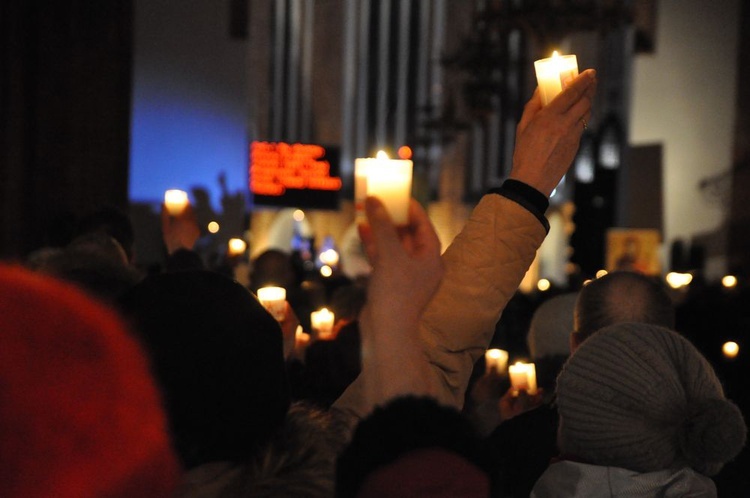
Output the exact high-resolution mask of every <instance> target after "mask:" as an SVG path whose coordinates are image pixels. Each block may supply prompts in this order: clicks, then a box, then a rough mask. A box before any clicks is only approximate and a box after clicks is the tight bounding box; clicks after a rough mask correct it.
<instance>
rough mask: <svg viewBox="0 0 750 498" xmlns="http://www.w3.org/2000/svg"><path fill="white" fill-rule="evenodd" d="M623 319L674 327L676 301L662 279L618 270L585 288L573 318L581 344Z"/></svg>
mask: <svg viewBox="0 0 750 498" xmlns="http://www.w3.org/2000/svg"><path fill="white" fill-rule="evenodd" d="M623 322H639V323H649V324H652V325H660V326H662V327H666V328H669V329H674V327H675V308H674V304H673V303H672V300H671V299H670V297H669V294H667V291H666V289H665V288H664V286H663V284H662V283H661V282H660V281H659V280H657V279H655V278H652V277H649V276H646V275H643V274H641V273H636V272H630V271H617V272H612V273H608V274H607V275H604V276H603V277H601V278H597V279H596V280H593V281H592V282H590V283H589V284H588V285H585V286H584V287H583V289H581V292H580V293H579V294H578V300H577V301H576V306H575V311H574V318H573V324H574V334H575V342H576V343H577V344H580V343H581V342H583V341H584V340H586V339H587V338H588V337H589V336H591V334H593V333H594V332H596V331H597V330H599V329H602V328H604V327H606V326H608V325H613V324H615V323H623Z"/></svg>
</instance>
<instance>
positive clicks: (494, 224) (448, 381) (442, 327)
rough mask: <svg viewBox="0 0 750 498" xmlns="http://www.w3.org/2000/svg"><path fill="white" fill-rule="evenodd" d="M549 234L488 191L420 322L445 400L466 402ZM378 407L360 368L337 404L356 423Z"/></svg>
mask: <svg viewBox="0 0 750 498" xmlns="http://www.w3.org/2000/svg"><path fill="white" fill-rule="evenodd" d="M545 235H546V234H545V229H544V227H543V226H542V224H541V223H540V222H539V220H538V219H537V218H536V217H535V216H534V215H533V214H531V213H530V212H529V211H528V210H526V209H525V208H524V207H522V206H521V205H519V204H517V203H516V202H514V201H512V200H509V199H507V198H505V197H503V196H501V195H497V194H488V195H486V196H484V197H483V198H482V200H481V201H480V202H479V204H478V205H477V206H476V208H475V209H474V211H473V212H472V214H471V217H470V218H469V220H468V222H467V223H466V226H465V227H464V229H463V230H462V231H461V233H460V234H459V235H458V236H457V237H456V239H455V240H454V241H453V243H452V244H451V245H450V247H448V249H447V250H446V251H445V253H444V254H443V260H444V262H445V267H446V273H445V276H444V278H443V282H442V284H441V286H440V288H439V289H438V291H437V293H436V295H435V297H434V298H433V300H432V301H431V302H430V304H429V305H428V307H427V309H426V310H425V312H424V314H423V316H422V320H421V322H420V336H421V338H422V341H423V344H424V347H425V355H426V359H427V361H429V363H430V364H431V366H432V370H433V372H434V374H435V376H436V380H437V384H438V385H439V394H438V400H439V401H440V402H441V403H443V404H446V405H450V406H454V407H456V408H457V409H461V408H462V406H463V399H464V393H465V391H466V388H467V385H468V382H469V377H470V375H471V371H472V368H473V365H474V363H475V362H476V361H477V359H479V357H480V356H481V355H482V354H484V351H485V350H486V348H487V346H488V345H489V342H490V340H491V339H492V335H493V333H494V331H495V324H496V323H497V321H498V319H499V318H500V314H501V313H502V310H503V309H504V308H505V305H506V304H507V303H508V300H510V298H511V297H512V296H513V294H514V293H515V291H516V289H517V288H518V285H519V284H520V282H521V280H522V279H523V276H524V274H525V273H526V270H527V269H528V267H529V265H530V264H531V262H532V261H533V259H534V256H535V254H536V251H537V249H538V248H539V246H540V245H541V243H542V241H543V240H544V237H545ZM403 374H404V372H394V375H403ZM383 381H387V379H384V380H383ZM384 401H385V400H384ZM372 408H373V406H370V405H368V404H367V403H366V402H365V399H364V396H363V393H362V376H361V375H360V377H359V378H358V379H357V380H355V381H354V382H353V383H352V384H351V385H350V386H349V388H348V389H347V390H346V391H345V392H344V394H342V396H341V397H340V398H339V399H338V400H337V401H336V403H334V405H333V407H332V410H333V412H334V415H335V416H336V417H337V418H340V419H341V421H342V422H344V423H345V424H346V425H347V426H348V427H349V428H350V429H353V427H354V426H356V424H357V423H358V422H359V420H361V419H362V418H363V417H365V416H366V415H367V414H368V413H369V412H370V411H371V410H372Z"/></svg>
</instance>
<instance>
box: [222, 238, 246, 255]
mask: <svg viewBox="0 0 750 498" xmlns="http://www.w3.org/2000/svg"><path fill="white" fill-rule="evenodd" d="M246 249H247V242H245V241H244V240H242V239H229V246H228V247H227V254H229V255H230V256H242V255H243V254H244V253H245V250H246Z"/></svg>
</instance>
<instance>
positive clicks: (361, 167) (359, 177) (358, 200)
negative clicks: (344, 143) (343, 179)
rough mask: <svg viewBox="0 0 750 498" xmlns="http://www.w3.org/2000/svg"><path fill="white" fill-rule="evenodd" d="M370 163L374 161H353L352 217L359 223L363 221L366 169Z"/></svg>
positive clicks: (368, 159)
mask: <svg viewBox="0 0 750 498" xmlns="http://www.w3.org/2000/svg"><path fill="white" fill-rule="evenodd" d="M372 161H374V159H371V158H362V157H361V158H359V159H355V160H354V216H355V218H356V219H357V220H359V221H363V220H364V219H365V199H366V198H367V168H368V166H369V164H370V163H371V162H372Z"/></svg>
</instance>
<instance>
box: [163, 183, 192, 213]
mask: <svg viewBox="0 0 750 498" xmlns="http://www.w3.org/2000/svg"><path fill="white" fill-rule="evenodd" d="M188 202H189V201H188V195H187V192H185V191H184V190H176V189H172V190H167V191H166V192H164V205H165V206H166V208H167V212H168V213H169V214H171V215H172V216H178V215H179V214H181V213H182V212H183V211H184V210H185V208H186V207H187V205H188Z"/></svg>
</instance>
